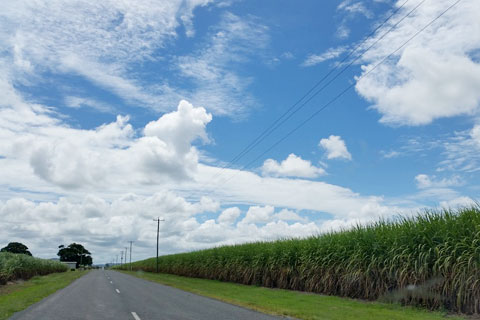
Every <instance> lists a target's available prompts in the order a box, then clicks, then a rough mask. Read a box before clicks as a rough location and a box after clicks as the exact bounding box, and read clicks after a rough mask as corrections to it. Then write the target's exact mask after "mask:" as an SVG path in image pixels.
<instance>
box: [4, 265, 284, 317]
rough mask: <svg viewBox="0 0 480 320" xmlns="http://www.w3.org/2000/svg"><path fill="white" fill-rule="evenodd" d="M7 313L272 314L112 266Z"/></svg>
mask: <svg viewBox="0 0 480 320" xmlns="http://www.w3.org/2000/svg"><path fill="white" fill-rule="evenodd" d="M10 319H19V320H30V319H35V320H43V319H45V320H56V319H62V320H66V319H72V320H76V319H82V320H83V319H85V320H90V319H91V320H100V319H119V320H122V319H128V320H140V319H141V320H157V319H158V320H162V319H168V320H187V319H191V320H214V319H222V320H228V319H246V320H272V319H278V318H277V317H273V316H269V315H265V314H262V313H258V312H255V311H251V310H247V309H244V308H241V307H237V306H233V305H230V304H228V303H223V302H220V301H217V300H214V299H210V298H206V297H202V296H198V295H196V294H193V293H189V292H185V291H182V290H178V289H175V288H171V287H167V286H164V285H161V284H158V283H153V282H150V281H146V280H143V279H139V278H136V277H133V276H130V275H126V274H123V273H120V272H115V271H106V270H105V271H103V270H95V271H91V272H89V273H88V274H87V275H85V276H83V277H81V278H80V279H78V280H76V281H75V282H73V283H72V284H71V285H69V286H68V287H66V288H64V289H62V290H59V291H57V292H56V293H54V294H52V295H50V296H49V297H47V298H45V299H43V300H42V301H40V302H38V303H36V304H34V305H32V306H30V307H29V308H27V309H25V310H23V311H21V312H18V313H15V314H14V315H13V316H12V317H11V318H10Z"/></svg>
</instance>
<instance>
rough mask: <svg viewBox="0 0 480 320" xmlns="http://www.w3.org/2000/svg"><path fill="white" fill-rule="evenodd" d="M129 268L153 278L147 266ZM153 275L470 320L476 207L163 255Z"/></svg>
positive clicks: (478, 300) (479, 278) (477, 309)
mask: <svg viewBox="0 0 480 320" xmlns="http://www.w3.org/2000/svg"><path fill="white" fill-rule="evenodd" d="M124 268H126V266H124ZM133 269H137V270H138V269H142V270H145V271H152V272H153V271H155V259H154V258H152V259H147V260H143V261H139V262H136V263H134V264H133ZM159 271H160V272H163V273H171V274H177V275H183V276H189V277H198V278H207V279H216V280H221V281H231V282H238V283H242V284H247V285H260V286H266V287H275V288H283V289H293V290H302V291H310V292H317V293H323V294H329V295H337V296H344V297H351V298H360V299H367V300H376V299H386V300H396V301H399V302H401V303H403V304H409V305H417V306H423V307H426V308H429V309H438V308H442V309H447V310H451V311H456V312H464V313H477V314H478V313H480V208H479V207H473V208H466V209H461V210H457V211H451V210H443V211H436V212H434V211H429V212H425V213H422V214H420V215H418V216H416V217H412V218H401V219H397V220H394V221H378V222H376V223H373V224H371V225H368V226H357V227H355V228H353V229H351V230H346V231H341V232H333V233H328V234H323V235H319V236H315V237H311V238H307V239H291V240H282V241H275V242H257V243H249V244H243V245H235V246H224V247H219V248H214V249H208V250H201V251H196V252H191V253H183V254H174V255H168V256H163V257H161V258H160V261H159Z"/></svg>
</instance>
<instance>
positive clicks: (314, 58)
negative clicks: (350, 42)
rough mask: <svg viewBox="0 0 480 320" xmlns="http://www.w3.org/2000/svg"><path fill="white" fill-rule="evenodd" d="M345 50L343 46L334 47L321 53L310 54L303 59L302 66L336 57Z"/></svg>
mask: <svg viewBox="0 0 480 320" xmlns="http://www.w3.org/2000/svg"><path fill="white" fill-rule="evenodd" d="M345 50H346V48H345V47H343V46H342V47H336V48H330V49H328V50H327V51H325V52H324V53H322V54H319V55H318V54H311V55H309V56H308V57H307V59H305V61H304V62H303V63H302V66H304V67H311V66H315V65H317V64H319V63H322V62H324V61H327V60H330V59H335V58H338V57H339V56H340V55H341V54H342V53H344V52H345Z"/></svg>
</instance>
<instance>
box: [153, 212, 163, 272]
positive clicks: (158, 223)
mask: <svg viewBox="0 0 480 320" xmlns="http://www.w3.org/2000/svg"><path fill="white" fill-rule="evenodd" d="M153 221H157V273H158V235H159V234H160V221H165V219H160V218H157V219H153Z"/></svg>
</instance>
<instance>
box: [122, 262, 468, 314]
mask: <svg viewBox="0 0 480 320" xmlns="http://www.w3.org/2000/svg"><path fill="white" fill-rule="evenodd" d="M123 272H125V273H127V274H131V275H134V276H136V277H139V278H142V279H146V280H149V281H154V282H159V283H162V284H165V285H168V286H172V287H175V288H179V289H182V290H185V291H189V292H193V293H196V294H199V295H203V296H208V297H211V298H215V299H218V300H222V301H225V302H229V303H232V304H236V305H240V306H243V307H246V308H250V309H255V310H258V311H262V312H265V313H270V314H275V315H283V316H290V317H295V318H298V319H318V320H320V319H321V320H334V319H338V320H340V319H341V320H350V319H351V320H360V319H368V320H377V319H378V320H380V319H381V320H385V319H390V320H435V319H445V318H446V316H445V314H444V313H440V312H429V311H426V310H423V309H414V308H412V307H401V306H399V305H395V304H385V303H377V302H365V301H359V300H353V299H348V298H339V297H333V296H324V295H319V294H312V293H305V292H299V291H291V290H281V289H269V288H264V287H256V286H246V285H240V284H235V283H228V282H220V281H216V280H205V279H197V278H188V277H181V276H175V275H170V274H161V273H160V274H157V273H151V272H142V271H137V272H135V271H134V272H127V271H123ZM447 318H448V319H450V320H454V319H463V318H461V317H458V316H449V317H447Z"/></svg>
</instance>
